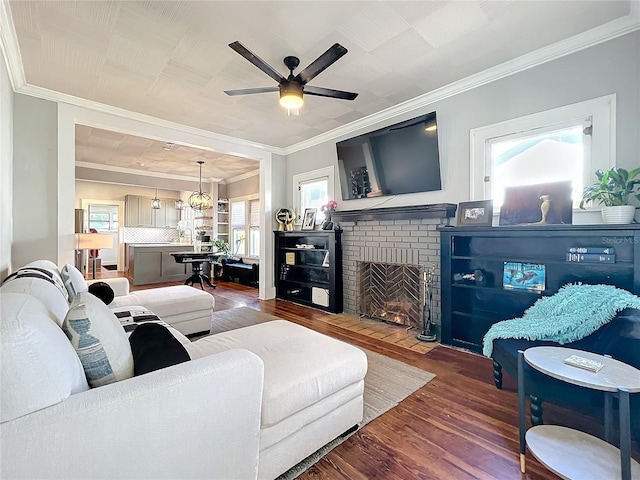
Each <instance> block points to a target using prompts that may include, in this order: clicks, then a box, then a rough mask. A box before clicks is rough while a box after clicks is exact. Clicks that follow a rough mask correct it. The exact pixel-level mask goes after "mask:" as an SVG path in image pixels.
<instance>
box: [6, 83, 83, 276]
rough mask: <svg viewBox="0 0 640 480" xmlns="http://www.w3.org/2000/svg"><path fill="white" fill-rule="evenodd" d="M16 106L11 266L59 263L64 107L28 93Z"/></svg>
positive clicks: (15, 101) (16, 100)
mask: <svg viewBox="0 0 640 480" xmlns="http://www.w3.org/2000/svg"><path fill="white" fill-rule="evenodd" d="M13 105H14V111H13V154H14V157H13V209H12V211H13V244H12V250H11V264H12V266H13V267H14V268H19V267H21V266H23V265H24V264H26V263H28V262H30V261H32V260H36V259H47V260H51V261H53V262H55V263H58V181H57V179H58V105H57V104H56V103H54V102H50V101H48V100H42V99H39V98H34V97H28V96H25V95H14V103H13ZM71 216H72V218H73V213H71Z"/></svg>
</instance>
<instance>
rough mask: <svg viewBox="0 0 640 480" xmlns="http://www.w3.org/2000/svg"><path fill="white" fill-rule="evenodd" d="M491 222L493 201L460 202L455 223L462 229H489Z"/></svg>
mask: <svg viewBox="0 0 640 480" xmlns="http://www.w3.org/2000/svg"><path fill="white" fill-rule="evenodd" d="M492 220H493V200H478V201H475V202H460V203H459V204H458V216H457V218H456V222H457V224H458V226H460V227H462V226H464V227H490V226H491V222H492Z"/></svg>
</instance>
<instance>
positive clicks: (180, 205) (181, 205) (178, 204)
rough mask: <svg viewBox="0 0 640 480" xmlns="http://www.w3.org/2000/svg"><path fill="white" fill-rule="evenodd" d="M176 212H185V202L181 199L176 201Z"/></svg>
mask: <svg viewBox="0 0 640 480" xmlns="http://www.w3.org/2000/svg"><path fill="white" fill-rule="evenodd" d="M176 210H184V202H183V201H182V199H181V198H179V199H178V200H176Z"/></svg>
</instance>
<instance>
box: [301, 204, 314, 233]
mask: <svg viewBox="0 0 640 480" xmlns="http://www.w3.org/2000/svg"><path fill="white" fill-rule="evenodd" d="M316 213H317V209H315V208H305V209H304V216H303V217H302V230H313V229H315V228H316Z"/></svg>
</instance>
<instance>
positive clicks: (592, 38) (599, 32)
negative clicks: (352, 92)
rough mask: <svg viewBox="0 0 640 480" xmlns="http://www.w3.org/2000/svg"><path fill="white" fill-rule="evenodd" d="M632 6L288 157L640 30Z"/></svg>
mask: <svg viewBox="0 0 640 480" xmlns="http://www.w3.org/2000/svg"><path fill="white" fill-rule="evenodd" d="M630 3H631V6H630V13H629V15H627V16H625V17H621V18H618V19H616V20H613V21H611V22H608V23H606V24H604V25H600V26H598V27H595V28H592V29H591V30H588V31H586V32H583V33H579V34H578V35H574V36H573V37H570V38H567V39H565V40H561V41H559V42H556V43H554V44H552V45H548V46H546V47H543V48H540V49H538V50H535V51H533V52H530V53H527V54H525V55H522V56H520V57H517V58H514V59H513V60H509V61H507V62H504V63H501V64H500V65H497V66H495V67H492V68H489V69H487V70H484V71H482V72H479V73H476V74H474V75H471V76H469V77H466V78H463V79H461V80H458V81H456V82H453V83H450V84H448V85H445V86H444V87H441V88H438V89H436V90H433V91H431V92H428V93H425V94H423V95H420V96H419V97H416V98H413V99H411V100H407V101H405V102H402V103H399V104H397V105H394V106H393V107H389V108H387V109H385V110H381V111H380V112H376V113H374V114H371V115H369V116H367V117H364V118H361V119H359V120H356V121H354V122H351V123H349V124H347V125H344V126H342V127H338V128H335V129H333V130H331V131H329V132H326V133H323V134H320V135H317V136H315V137H313V138H310V139H309V140H305V141H303V142H300V143H296V144H295V145H291V146H289V147H286V148H285V151H286V155H290V154H292V153H295V152H298V151H300V150H304V149H306V148H310V147H314V146H316V145H319V144H321V143H324V142H327V141H330V140H334V139H337V138H340V137H345V136H349V135H350V134H353V133H354V132H356V131H358V130H361V129H365V128H367V127H372V126H374V125H377V124H379V123H382V122H384V121H386V120H390V119H394V118H396V117H398V116H399V115H402V114H405V113H409V112H413V111H414V110H417V109H420V108H423V107H426V106H428V105H431V104H433V103H435V102H438V101H440V100H444V99H446V98H448V97H452V96H454V95H458V94H460V93H463V92H466V91H468V90H472V89H474V88H477V87H480V86H482V85H485V84H488V83H491V82H495V81H496V80H500V79H501V78H505V77H508V76H511V75H514V74H516V73H518V72H522V71H524V70H528V69H530V68H533V67H536V66H538V65H541V64H543V63H546V62H550V61H552V60H555V59H557V58H561V57H564V56H566V55H570V54H572V53H575V52H578V51H580V50H584V49H585V48H589V47H592V46H594V45H598V44H600V43H603V42H606V41H609V40H613V39H614V38H617V37H621V36H623V35H626V34H628V33H632V32H635V31H636V30H640V2H630Z"/></svg>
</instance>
